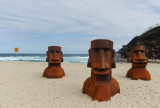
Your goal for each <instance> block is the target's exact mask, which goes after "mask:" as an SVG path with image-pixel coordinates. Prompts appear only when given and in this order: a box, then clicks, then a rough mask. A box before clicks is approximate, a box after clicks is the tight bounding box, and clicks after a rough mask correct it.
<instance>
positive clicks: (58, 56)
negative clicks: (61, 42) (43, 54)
mask: <svg viewBox="0 0 160 108" xmlns="http://www.w3.org/2000/svg"><path fill="white" fill-rule="evenodd" d="M46 61H47V62H48V67H47V68H46V69H45V70H44V73H43V77H47V78H62V77H63V76H64V75H65V73H64V70H63V68H62V67H61V62H63V54H62V51H61V47H59V46H49V47H48V51H47V58H46Z"/></svg>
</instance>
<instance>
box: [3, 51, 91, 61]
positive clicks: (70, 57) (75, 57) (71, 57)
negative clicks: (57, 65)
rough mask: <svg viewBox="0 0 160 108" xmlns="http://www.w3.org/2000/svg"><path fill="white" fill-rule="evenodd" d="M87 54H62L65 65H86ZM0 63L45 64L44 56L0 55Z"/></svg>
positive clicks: (23, 54) (24, 54) (25, 54)
mask: <svg viewBox="0 0 160 108" xmlns="http://www.w3.org/2000/svg"><path fill="white" fill-rule="evenodd" d="M88 57H89V55H88V54H63V62H65V63H87V62H88ZM0 61H28V62H46V54H27V53H18V54H17V53H0Z"/></svg>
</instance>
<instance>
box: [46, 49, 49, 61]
mask: <svg viewBox="0 0 160 108" xmlns="http://www.w3.org/2000/svg"><path fill="white" fill-rule="evenodd" d="M46 54H47V58H46V62H48V59H49V58H48V55H49V54H48V51H46Z"/></svg>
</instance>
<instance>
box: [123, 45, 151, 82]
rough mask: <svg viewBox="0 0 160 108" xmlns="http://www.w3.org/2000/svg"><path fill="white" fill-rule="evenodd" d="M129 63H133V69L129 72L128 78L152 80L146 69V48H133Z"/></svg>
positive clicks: (141, 46)
mask: <svg viewBox="0 0 160 108" xmlns="http://www.w3.org/2000/svg"><path fill="white" fill-rule="evenodd" d="M129 61H130V63H132V67H131V68H130V69H129V70H128V72H127V74H126V77H128V78H131V79H133V80H138V79H141V80H151V76H150V74H149V72H148V70H147V69H146V65H147V63H148V58H147V57H146V51H145V46H143V45H137V46H132V47H131V49H130V59H129Z"/></svg>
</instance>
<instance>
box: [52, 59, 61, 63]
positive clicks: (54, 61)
mask: <svg viewBox="0 0 160 108" xmlns="http://www.w3.org/2000/svg"><path fill="white" fill-rule="evenodd" d="M49 62H50V63H61V61H60V60H55V59H52V60H50V61H49Z"/></svg>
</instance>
